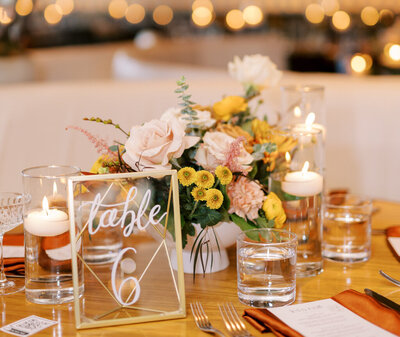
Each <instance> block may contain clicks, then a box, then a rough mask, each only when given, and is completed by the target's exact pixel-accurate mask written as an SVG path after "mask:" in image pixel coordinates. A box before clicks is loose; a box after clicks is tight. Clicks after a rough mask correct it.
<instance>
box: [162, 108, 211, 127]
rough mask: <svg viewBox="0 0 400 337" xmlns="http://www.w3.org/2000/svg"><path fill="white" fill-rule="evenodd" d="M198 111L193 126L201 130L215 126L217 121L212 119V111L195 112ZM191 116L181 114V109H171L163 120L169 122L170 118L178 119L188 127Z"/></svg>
mask: <svg viewBox="0 0 400 337" xmlns="http://www.w3.org/2000/svg"><path fill="white" fill-rule="evenodd" d="M195 111H196V117H197V119H195V120H194V121H193V123H192V124H193V125H195V126H196V127H198V128H199V129H202V130H204V129H209V128H211V127H212V126H213V125H214V124H215V119H213V118H211V113H210V111H201V110H195ZM188 117H189V116H185V115H182V114H181V109H179V108H169V109H168V110H167V111H165V112H164V113H163V114H162V116H161V120H166V121H167V120H168V119H170V118H178V119H179V120H180V121H181V122H183V123H185V125H187V124H188V123H189V121H188V120H187V118H188Z"/></svg>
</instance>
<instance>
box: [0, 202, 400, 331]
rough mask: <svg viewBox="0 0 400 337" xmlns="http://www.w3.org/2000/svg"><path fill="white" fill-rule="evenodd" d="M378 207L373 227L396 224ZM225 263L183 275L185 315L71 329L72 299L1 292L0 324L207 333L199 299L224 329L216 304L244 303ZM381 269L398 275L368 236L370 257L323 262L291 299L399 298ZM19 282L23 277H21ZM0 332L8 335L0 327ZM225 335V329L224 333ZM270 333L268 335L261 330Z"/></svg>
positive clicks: (398, 213) (396, 218)
mask: <svg viewBox="0 0 400 337" xmlns="http://www.w3.org/2000/svg"><path fill="white" fill-rule="evenodd" d="M375 206H376V207H378V208H379V211H378V212H377V213H376V214H375V215H374V216H373V219H372V228H373V229H383V228H386V227H389V226H391V225H395V224H400V203H393V202H383V201H376V202H375ZM229 254H230V262H231V264H230V266H229V268H228V269H226V270H224V271H221V272H218V273H213V274H209V275H206V276H205V277H204V278H203V277H201V276H200V277H198V278H197V279H196V283H195V284H193V281H192V276H191V275H185V287H186V302H187V310H188V312H187V317H186V318H185V319H176V320H169V321H162V322H151V323H141V324H135V325H123V326H118V327H107V328H97V329H87V330H79V331H77V330H76V329H75V324H74V314H73V311H74V309H73V304H72V303H71V304H64V305H57V306H51V305H38V304H32V303H29V302H28V301H26V299H25V294H24V293H23V292H21V293H17V294H14V295H10V296H3V297H1V298H0V301H1V310H2V314H1V323H2V325H5V324H8V323H12V322H14V321H16V320H19V319H21V318H24V317H27V316H29V315H37V316H40V317H44V318H47V319H51V320H55V321H57V322H58V324H57V325H54V326H52V327H49V328H47V329H45V330H43V331H41V332H40V333H38V334H37V335H39V336H75V335H76V336H82V337H84V336H99V337H102V336H104V337H106V336H125V335H126V336H165V337H168V336H191V337H192V336H206V335H207V334H205V333H203V332H201V331H200V330H198V329H197V327H196V326H195V323H194V320H193V317H192V315H191V313H190V308H189V303H190V302H193V301H201V302H202V303H203V306H204V308H205V310H206V312H207V314H208V315H209V317H210V319H211V322H212V323H213V325H214V326H215V327H216V328H218V329H220V330H222V331H224V332H225V333H227V331H226V329H225V327H224V325H223V322H222V319H221V317H220V315H219V312H218V303H222V302H226V301H231V302H233V303H234V305H235V306H236V308H237V309H238V311H239V312H242V310H243V309H244V308H245V306H244V305H242V304H240V303H239V301H238V298H237V295H236V261H235V249H234V247H232V248H231V249H229ZM380 269H382V270H384V271H386V272H387V273H389V274H390V275H392V276H393V277H395V278H397V279H400V263H399V262H398V261H397V260H396V259H395V258H394V257H393V255H392V253H391V251H390V250H389V248H388V246H387V244H386V239H385V236H384V235H382V234H380V235H373V237H372V257H371V259H370V260H369V261H368V262H365V263H358V264H352V265H345V264H341V263H334V262H328V261H325V264H324V272H323V273H321V274H320V275H318V276H315V277H310V278H303V279H298V280H297V297H296V303H302V302H309V301H313V300H319V299H324V298H328V297H331V296H333V295H335V294H337V293H339V292H341V291H343V290H346V289H350V288H352V289H355V290H357V291H360V292H363V289H364V288H370V289H373V290H375V291H377V292H379V293H381V294H382V295H384V296H387V297H388V298H390V299H392V300H394V301H396V302H398V303H400V287H396V286H395V285H392V284H391V283H390V282H388V281H387V280H385V279H384V278H383V277H381V276H380V275H379V273H378V271H379V270H380ZM21 281H22V280H21ZM246 325H247V327H248V329H249V331H250V332H251V333H252V334H253V335H254V336H261V334H260V333H259V332H257V330H255V329H253V328H252V327H251V326H249V325H248V324H247V323H246ZM0 334H1V335H2V336H3V335H4V336H10V335H8V334H5V333H2V332H0ZM227 336H228V334H227ZM264 336H272V334H264Z"/></svg>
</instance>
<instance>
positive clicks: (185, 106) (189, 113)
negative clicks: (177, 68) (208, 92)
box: [175, 76, 198, 134]
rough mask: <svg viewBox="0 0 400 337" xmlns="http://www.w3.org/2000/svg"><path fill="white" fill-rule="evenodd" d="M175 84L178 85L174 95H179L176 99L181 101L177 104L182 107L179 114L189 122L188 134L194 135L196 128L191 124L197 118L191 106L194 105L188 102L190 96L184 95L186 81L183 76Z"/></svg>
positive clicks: (187, 86)
mask: <svg viewBox="0 0 400 337" xmlns="http://www.w3.org/2000/svg"><path fill="white" fill-rule="evenodd" d="M176 84H177V85H178V89H176V90H175V93H177V94H179V96H178V97H179V98H180V99H181V100H182V102H181V103H179V105H180V106H181V107H182V110H181V114H183V115H185V117H184V119H185V120H187V121H188V122H189V123H188V125H187V128H188V129H189V133H190V134H194V133H196V132H195V129H197V126H196V125H195V124H193V121H195V120H197V119H198V117H197V113H196V111H195V110H193V108H192V105H194V104H195V103H194V102H192V101H191V100H190V99H191V97H192V95H189V94H187V93H186V90H187V89H188V88H189V85H188V84H186V79H185V77H184V76H182V77H181V79H180V80H178V81H176Z"/></svg>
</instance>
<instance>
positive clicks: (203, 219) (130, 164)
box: [80, 55, 295, 266]
mask: <svg viewBox="0 0 400 337" xmlns="http://www.w3.org/2000/svg"><path fill="white" fill-rule="evenodd" d="M228 69H229V73H230V75H231V76H232V77H233V78H234V79H236V80H238V81H239V82H241V83H242V85H243V88H244V94H243V96H225V97H224V98H222V99H221V100H220V101H218V102H215V104H213V106H202V105H200V104H196V103H194V102H192V100H191V95H190V94H189V93H188V89H189V85H188V84H187V83H186V81H185V78H182V79H180V80H179V81H178V82H177V84H178V88H177V89H176V90H175V92H176V93H177V94H178V95H179V99H180V101H181V102H180V108H170V109H168V110H167V111H166V112H165V113H164V114H163V115H162V116H161V118H160V119H154V120H151V121H148V122H146V123H144V124H142V125H135V126H133V127H132V128H131V130H130V132H126V131H124V130H123V129H122V128H121V127H120V126H119V125H118V124H115V123H114V122H113V121H112V120H110V119H109V120H103V119H101V118H94V117H93V118H85V120H88V121H94V122H99V123H103V124H109V125H113V126H114V127H116V128H117V129H119V130H120V131H122V132H123V133H124V134H125V135H126V136H127V140H126V142H125V143H124V144H115V145H112V146H110V147H109V146H107V144H106V143H105V142H104V141H102V140H98V139H96V138H94V137H93V136H91V135H90V134H88V133H87V132H86V131H84V132H86V133H87V135H88V136H89V137H91V139H92V141H93V142H94V143H95V145H96V146H97V148H98V150H100V151H103V154H102V156H101V157H100V158H99V159H98V161H97V162H96V164H95V165H94V166H93V168H92V172H93V173H109V172H113V173H115V172H133V171H142V170H151V169H171V168H172V169H176V170H177V171H178V179H179V198H180V207H181V223H182V239H183V246H184V247H185V246H186V244H187V242H188V237H190V236H196V239H195V240H194V243H193V247H191V248H192V254H194V266H195V265H196V260H197V257H198V256H199V254H202V252H203V250H204V249H208V245H209V240H207V239H206V238H207V235H206V234H208V233H209V232H213V231H214V227H215V226H216V225H217V224H219V223H220V222H222V221H225V222H226V221H232V222H234V223H235V224H236V225H237V226H239V227H240V228H241V229H242V230H246V229H251V228H262V227H278V228H279V227H282V225H283V223H284V222H285V220H286V215H285V212H284V210H283V207H282V204H281V201H280V200H279V198H278V197H277V196H276V195H275V194H274V193H269V194H268V190H267V185H268V176H269V174H270V173H271V172H272V171H273V170H274V169H276V168H278V167H279V166H280V165H284V164H285V159H284V155H285V153H286V152H287V151H290V150H291V149H292V148H293V147H294V146H295V141H294V140H293V139H291V138H288V137H286V136H284V135H283V134H280V133H279V131H278V130H277V129H274V128H273V127H271V126H270V125H269V124H268V122H267V120H266V119H264V120H260V119H258V118H257V117H256V116H255V115H254V110H255V109H257V108H258V107H259V105H260V104H262V100H260V99H259V100H258V101H256V102H255V103H256V104H255V107H254V108H253V109H252V108H251V107H250V106H251V104H250V103H251V101H254V100H255V99H256V98H257V97H259V95H260V92H261V91H262V90H263V89H265V88H268V87H270V86H274V85H276V84H277V82H278V81H279V79H280V77H281V72H280V71H279V70H277V68H276V65H275V64H273V63H272V62H271V61H270V59H269V58H268V57H265V56H261V55H253V56H245V57H244V58H243V59H240V58H238V57H235V58H234V61H233V62H231V63H229V65H228ZM253 103H254V102H253ZM253 105H254V104H253ZM80 130H81V131H82V129H80ZM195 224H198V225H200V228H201V229H200V231H198V232H197V234H196V230H195ZM214 235H215V233H214Z"/></svg>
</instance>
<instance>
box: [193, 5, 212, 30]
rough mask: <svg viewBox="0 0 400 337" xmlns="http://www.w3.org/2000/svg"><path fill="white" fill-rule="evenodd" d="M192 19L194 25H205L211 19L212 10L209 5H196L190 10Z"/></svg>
mask: <svg viewBox="0 0 400 337" xmlns="http://www.w3.org/2000/svg"><path fill="white" fill-rule="evenodd" d="M192 20H193V22H194V24H195V25H197V26H200V27H206V26H208V25H209V24H210V23H211V22H212V20H213V12H212V10H211V9H210V8H209V7H206V6H199V7H196V8H195V9H194V10H193V12H192Z"/></svg>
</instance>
